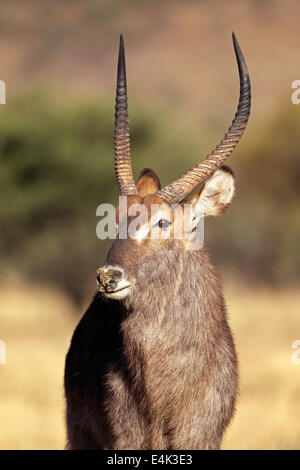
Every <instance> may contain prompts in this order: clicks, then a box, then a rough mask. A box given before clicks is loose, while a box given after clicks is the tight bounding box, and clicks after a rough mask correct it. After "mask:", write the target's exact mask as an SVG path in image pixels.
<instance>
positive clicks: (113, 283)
mask: <svg viewBox="0 0 300 470" xmlns="http://www.w3.org/2000/svg"><path fill="white" fill-rule="evenodd" d="M108 285H109V287H110V288H111V289H115V288H116V287H117V282H116V281H115V280H114V279H111V280H110V281H109V283H108Z"/></svg>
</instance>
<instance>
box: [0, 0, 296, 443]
mask: <svg viewBox="0 0 300 470" xmlns="http://www.w3.org/2000/svg"><path fill="white" fill-rule="evenodd" d="M299 13H300V5H299V3H298V2H297V1H296V0H290V2H289V6H288V8H287V7H286V3H285V2H283V1H278V0H273V1H271V0H260V1H259V0H252V1H248V2H238V1H237V0H236V1H235V0H228V1H227V2H222V1H218V0H215V1H205V0H202V1H193V0H187V1H185V2H180V1H175V0H166V1H165V2H158V1H154V0H152V1H147V2H146V1H144V0H140V1H136V0H132V1H121V0H106V1H104V0H97V1H96V0H86V1H85V2H82V1H79V0H73V1H67V0H60V1H58V0H52V1H50V0H47V1H43V2H41V1H38V0H27V1H26V2H23V1H18V0H10V1H6V0H2V2H1V11H0V51H1V53H0V79H1V80H4V81H5V82H6V86H7V104H6V105H0V161H1V170H0V191H1V197H0V259H1V263H0V281H1V285H2V286H4V287H3V290H2V291H1V292H2V294H1V295H2V297H1V295H0V306H1V305H2V311H0V339H3V340H4V339H5V335H6V336H12V338H14V333H13V332H14V328H17V329H18V327H16V326H15V323H12V322H11V320H10V321H9V324H8V326H7V330H5V325H6V323H5V321H4V319H5V318H6V317H5V315H6V314H5V312H7V305H8V303H9V302H8V301H7V297H6V294H4V293H5V292H8V287H7V286H8V285H9V286H10V287H9V289H11V288H12V287H11V286H14V287H13V288H12V289H13V291H12V297H13V298H18V299H19V300H18V302H19V303H17V305H18V307H16V308H21V311H22V307H20V305H22V301H24V302H25V300H24V298H25V297H24V296H26V292H30V296H32V295H33V294H32V289H36V287H34V288H32V287H30V288H29V287H27V286H29V285H30V286H42V287H41V289H50V290H51V292H52V293H53V292H56V293H57V297H59V296H61V295H64V296H65V298H66V299H68V302H70V303H71V305H72V307H70V308H71V310H72V309H73V311H74V312H75V313H76V315H75V316H74V318H75V320H76V321H77V320H78V318H79V315H80V314H81V313H82V312H83V309H84V308H85V307H86V306H87V304H88V301H89V298H90V297H91V295H92V294H93V292H94V290H95V270H96V269H97V267H98V266H99V265H100V264H101V263H102V262H103V259H104V256H105V253H106V250H107V248H108V245H109V243H107V242H102V241H100V240H98V239H97V238H96V224H97V222H98V220H97V217H96V208H97V206H98V205H99V204H101V203H103V202H111V203H117V200H118V192H117V186H116V183H115V180H114V168H113V115H114V94H115V78H116V77H115V74H116V60H117V50H118V39H119V33H120V32H122V33H123V34H124V38H125V45H126V52H127V74H128V91H129V111H130V121H131V141H132V145H131V147H132V159H133V165H134V172H135V175H136V176H137V175H138V173H139V171H140V170H141V169H142V168H143V167H145V166H146V167H149V166H150V167H153V169H154V170H155V171H156V172H157V173H158V174H159V175H160V177H161V180H162V183H163V184H167V183H169V182H170V181H171V180H173V179H174V178H176V177H178V176H180V175H181V174H182V173H183V172H185V171H187V170H188V169H189V168H191V167H192V166H193V165H195V163H196V162H197V161H199V160H201V159H203V158H204V157H205V156H206V154H207V153H208V152H209V151H210V150H211V149H212V148H213V147H214V146H215V145H216V144H217V143H218V142H219V140H220V138H221V137H223V135H224V132H225V131H226V130H227V128H228V126H229V124H230V123H231V120H232V118H233V115H234V112H235V110H236V105H237V100H238V93H239V84H238V72H237V67H236V63H235V57H234V52H233V47H232V43H231V31H232V30H234V31H235V33H236V35H237V37H238V40H239V42H240V45H241V47H242V50H243V52H244V55H245V58H246V60H247V63H248V68H249V72H250V77H251V80H252V95H253V104H252V112H251V116H250V121H249V125H248V128H247V130H246V132H245V135H244V136H243V138H242V140H241V142H240V144H239V145H238V148H237V149H236V151H234V153H233V155H232V156H231V157H230V159H229V161H228V164H229V165H230V166H231V167H232V169H233V170H234V173H235V175H236V185H237V191H236V196H235V198H234V201H233V203H232V205H231V207H230V208H229V210H228V212H226V215H225V216H224V217H223V218H222V219H219V218H217V219H213V220H207V222H206V226H205V241H206V244H207V245H208V246H209V248H210V250H211V252H212V254H213V257H214V259H215V261H216V264H217V266H218V267H219V268H220V270H221V271H222V273H223V274H224V277H225V278H227V279H230V282H232V284H233V285H234V286H239V285H240V284H243V285H244V287H243V288H246V289H248V290H247V294H245V298H247V299H248V300H247V302H248V303H247V308H246V310H247V311H249V310H250V311H251V309H250V308H249V302H250V299H251V297H255V295H256V293H257V292H258V290H259V289H267V290H268V292H269V298H270V299H271V298H272V296H273V294H272V293H274V292H278V290H282V291H284V292H286V291H285V290H284V289H294V290H292V291H288V292H289V293H288V294H286V297H285V298H288V299H291V298H293V297H291V296H292V295H293V294H291V293H290V292H295V299H296V298H297V299H298V297H297V295H298V294H297V295H296V292H298V290H297V289H298V280H299V274H300V262H299V261H300V259H299V254H298V253H299V251H298V244H299V239H300V215H299V204H300V185H299V182H300V155H299V143H298V142H299V133H300V105H299V106H297V105H293V104H292V102H291V94H292V91H293V90H292V89H291V84H292V82H293V81H294V80H296V79H299V78H300V77H299V63H300V47H299V27H298V18H299ZM225 285H226V284H225ZM24 286H25V287H24ZM19 287H20V288H19ZM238 290H239V289H238V288H237V287H236V291H235V289H233V291H234V292H235V294H236V295H237V296H238ZM20 292H21V294H20ZM34 292H36V291H35V290H34ZM43 292H44V291H43ZM58 292H59V294H58ZM230 292H231V291H230ZM249 292H251V294H249ZM235 294H234V295H235ZM51 295H52V294H51ZM53 295H54V297H55V294H53ZM3 296H4V297H3ZM18 296H19V297H18ZM38 298H39V297H38ZM51 298H52V297H51ZM59 298H60V297H59ZM1 299H2V300H3V299H5V302H4V300H3V301H2V303H1ZM45 299H47V295H46V296H45ZM31 302H32V297H30V302H29V305H31ZM45 302H46V303H47V300H41V302H40V304H39V305H41V307H40V308H41V310H43V308H44V304H45ZM232 302H233V304H234V300H233V301H232ZM25 303H26V302H25ZM279 303H280V301H279ZM59 305H60V304H59ZM268 305H269V304H268ZM272 305H273V304H272ZM244 307H245V305H244V306H241V310H242V311H244ZM24 308H25V307H24ZM254 308H255V313H256V314H258V310H257V305H255V307H254ZM272 308H273V307H272ZM272 308H271V307H270V315H269V318H272V313H273V310H272ZM11 309H12V310H13V309H14V307H11ZM37 309H38V308H37ZM27 310H28V311H27ZM27 310H26V309H25V311H26V312H27V314H28V318H29V316H30V314H31V313H30V312H31V307H30V306H29V307H28V309H27ZM55 310H56V308H55V307H53V311H55ZM62 310H63V309H62ZM21 311H20V314H21ZM9 312H10V310H9ZM253 313H254V312H253ZM1 314H2V323H1ZM56 314H57V315H60V314H62V312H59V309H58V310H57V312H56ZM286 314H287V316H286V317H284V318H282V319H281V320H280V321H282V322H283V324H284V322H285V321H286V322H287V323H288V319H289V317H288V312H287V311H286ZM9 315H10V313H7V316H9ZM249 315H250V316H249V318H250V317H251V313H250V314H249ZM291 315H292V314H291ZM293 315H295V313H293ZM10 318H11V317H10ZM35 318H36V320H37V321H39V320H38V319H39V317H38V315H37V316H36V317H35ZM54 318H55V317H54ZM253 318H256V317H255V316H253ZM293 318H294V317H293ZM75 320H74V321H75ZM22 321H25V320H24V319H23V320H22ZM53 321H54V322H55V319H54V320H53ZM249 321H250V320H249ZM17 323H18V321H17ZM18 324H19V327H20V324H22V322H21V323H18ZM70 325H71V326H69V329H68V330H66V331H67V332H66V333H65V335H64V341H65V343H64V344H65V347H67V343H68V341H69V337H70V335H71V332H72V329H73V327H74V324H73V320H71V323H70ZM293 325H294V326H293V328H294V329H295V324H294V323H293ZM48 327H49V328H50V329H51V327H50V325H48V326H47V329H48ZM268 327H269V325H268V324H267V323H266V324H263V325H262V328H263V329H264V328H266V329H267V328H268ZM237 328H238V326H237ZM246 330H247V327H246V326H245V331H246ZM251 331H255V328H254V329H253V330H251ZM238 333H239V330H238V331H237V337H238ZM254 334H255V332H254ZM299 334H300V328H299ZM295 335H296V336H297V333H296V331H295ZM286 337H287V338H290V341H293V339H295V338H294V337H293V336H291V337H290V336H289V335H288V334H287V335H286ZM12 341H13V340H12ZM33 341H36V344H37V345H38V344H39V340H38V339H37V337H35V339H34V340H33ZM43 341H44V342H45V341H46V343H47V340H43ZM288 341H289V340H288ZM270 342H272V339H271V338H270ZM37 347H38V346H37ZM242 347H243V346H242ZM284 347H285V348H287V349H286V350H287V351H288V352H289V349H288V348H289V343H288V342H287V343H285V346H284ZM8 350H9V346H8ZM62 351H64V349H63V348H62ZM49 354H50V353H49ZM49 357H50V356H49ZM60 357H61V360H63V353H62V354H61V356H60ZM260 359H261V358H260ZM258 360H259V359H258ZM287 361H288V360H287ZM49 363H51V359H49ZM36 366H37V369H39V367H41V364H37V365H36ZM8 368H9V366H8V365H7V369H8ZM2 371H3V368H2ZM0 372H1V371H0ZM59 374H60V375H59ZM58 375H59V377H60V378H61V377H62V371H60V372H59V373H58V372H56V371H55V372H53V376H55V377H57V376H58ZM298 376H299V371H298ZM253 377H254V378H253V383H255V382H256V380H257V377H256V376H255V375H253ZM277 378H278V382H280V376H278V377H277ZM24 380H25V379H24ZM37 380H39V379H37ZM297 380H298V379H297ZM12 383H13V382H12ZM55 384H56V385H53V387H54V386H55V387H57V383H56V382H55ZM297 384H298V382H297ZM295 387H296V388H295V390H297V391H299V385H297V386H295ZM297 387H298V388H297ZM12 388H14V387H13V386H12ZM12 388H10V387H8V388H7V396H10V397H11V396H12V395H13V392H12ZM50 388H51V385H50ZM20 390H22V384H21V385H20ZM24 393H25V392H24ZM262 393H263V392H262ZM20 394H21V395H22V391H21V392H20ZM41 394H42V395H43V393H42V392H41ZM10 399H11V398H10ZM25 401H26V400H25ZM47 403H48V402H47V400H46V404H47ZM27 406H29V405H27ZM12 408H13V406H12ZM20 413H21V416H22V412H20ZM32 413H33V416H36V413H43V412H42V411H41V410H39V411H37V410H36V409H35V408H33V411H32ZM4 416H7V419H8V420H9V416H10V415H9V414H7V415H6V414H5V413H4ZM0 418H1V410H0ZM19 419H20V420H21V421H22V418H20V416H19ZM30 419H31V421H30ZM32 419H33V418H29V423H32ZM22 422H23V421H22ZM36 426H37V432H36V434H37V435H39V436H40V431H39V427H38V424H36ZM270 428H272V426H270ZM2 429H3V428H2ZM54 429H55V427H54ZM1 432H2V434H3V439H2V441H1V439H0V444H1V442H2V446H3V447H6V446H7V447H10V448H14V446H17V447H19V448H23V447H26V446H27V448H28V447H29V448H30V447H32V446H35V444H34V443H35V442H36V447H40V448H45V446H46V447H47V446H50V447H51V446H53V447H55V446H56V447H57V446H58V447H59V446H60V445H61V444H60V442H61V440H59V439H60V438H59V439H58V440H55V438H53V436H52V437H51V438H49V441H47V439H45V441H42V442H40V441H39V440H38V439H36V437H35V436H33V437H32V440H30V439H29V442H26V443H24V442H23V441H22V438H21V437H20V436H19V437H14V430H12V431H10V433H11V434H9V436H10V437H9V440H7V441H6V440H5V432H4V433H3V431H1ZM59 432H61V431H59ZM238 434H239V432H237V435H238ZM295 436H296V437H295ZM295 436H294V437H293V439H294V441H292V442H293V444H292V445H293V446H294V447H295V446H297V444H296V443H297V442H299V439H300V431H299V428H298V429H297V431H296V434H295ZM277 437H278V436H277ZM35 439H36V441H35ZM51 439H52V440H51ZM276 439H277V438H276ZM276 439H275V441H276ZM234 442H235V441H234V440H233V443H231V441H230V445H231V447H232V446H234ZM268 442H269V441H268ZM271 442H272V440H271V441H270V443H269V444H268V445H269V447H272V445H273V444H272V443H271ZM276 442H278V445H277V444H274V445H273V447H274V446H275V447H276V446H277V448H278V447H280V445H286V446H288V445H289V442H290V441H289V440H288V439H287V438H286V439H285V440H284V439H283V441H282V442H280V438H279V440H278V441H276ZM47 443H48V444H47ZM284 443H286V444H284ZM241 445H244V446H247V445H248V444H247V440H245V441H243V444H241ZM251 445H252V446H255V440H254V444H253V443H252V444H249V446H251ZM257 445H259V443H258V444H257ZM266 445H267V444H266Z"/></svg>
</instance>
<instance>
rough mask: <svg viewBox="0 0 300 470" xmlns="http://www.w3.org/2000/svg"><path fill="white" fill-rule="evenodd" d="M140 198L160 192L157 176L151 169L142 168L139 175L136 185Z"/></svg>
mask: <svg viewBox="0 0 300 470" xmlns="http://www.w3.org/2000/svg"><path fill="white" fill-rule="evenodd" d="M136 188H137V190H138V193H139V195H140V196H141V197H145V196H149V194H154V193H156V192H157V191H160V180H159V177H158V176H157V174H156V173H155V172H154V171H153V170H151V168H144V169H143V170H142V171H141V172H140V175H139V179H138V182H137V185H136Z"/></svg>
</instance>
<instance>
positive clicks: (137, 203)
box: [116, 195, 171, 223]
mask: <svg viewBox="0 0 300 470" xmlns="http://www.w3.org/2000/svg"><path fill="white" fill-rule="evenodd" d="M139 208H140V210H141V211H142V212H143V214H147V218H148V220H150V219H151V218H153V217H156V216H158V215H160V216H167V215H169V214H170V212H171V211H170V209H171V208H170V206H169V205H168V204H167V203H166V202H165V201H163V200H162V199H161V198H160V197H158V196H155V195H150V196H146V197H144V198H143V197H141V196H136V195H132V196H127V198H125V199H124V200H122V202H121V203H120V205H119V206H118V208H117V211H116V216H117V222H118V223H120V222H121V221H122V219H124V218H125V217H126V218H128V217H132V216H134V215H138V211H139Z"/></svg>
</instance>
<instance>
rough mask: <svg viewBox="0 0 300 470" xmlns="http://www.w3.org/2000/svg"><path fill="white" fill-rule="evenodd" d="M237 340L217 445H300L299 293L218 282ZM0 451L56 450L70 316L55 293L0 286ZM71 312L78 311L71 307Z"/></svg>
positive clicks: (23, 286) (61, 445)
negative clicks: (1, 345) (230, 415)
mask: <svg viewBox="0 0 300 470" xmlns="http://www.w3.org/2000/svg"><path fill="white" fill-rule="evenodd" d="M225 291H226V298H227V304H228V308H229V313H230V322H231V325H232V328H233V331H234V336H235V340H236V344H237V349H238V354H239V360H240V375H241V391H240V397H239V400H238V403H237V412H236V415H235V418H234V420H233V422H232V424H231V426H230V427H229V429H228V431H227V434H226V436H225V439H224V442H223V448H224V449H299V448H300V421H299V415H300V401H299V395H300V365H299V366H296V365H293V364H292V363H291V353H292V349H291V343H292V341H293V340H295V339H299V337H300V329H299V304H300V290H296V289H290V290H287V289H285V290H282V291H280V290H271V289H270V288H261V289H258V290H257V289H256V290H255V291H254V290H252V289H249V288H246V287H243V286H238V285H237V284H236V283H234V282H229V283H228V284H226V286H225ZM0 312H1V317H0V318H1V323H0V332H1V334H0V336H1V338H0V339H2V340H4V341H5V342H6V346H7V364H6V365H1V366H0V383H1V390H0V423H1V427H0V449H63V448H64V445H65V430H64V397H63V368H64V357H65V353H66V351H67V348H68V344H69V340H70V337H71V334H72V331H73V329H74V326H75V324H76V322H77V320H78V316H77V317H76V315H74V313H76V312H75V309H74V306H73V305H72V303H71V302H70V301H69V299H68V298H67V297H66V296H65V295H64V294H62V293H60V292H58V291H56V290H51V289H49V288H45V287H41V286H35V285H29V284H28V285H26V284H22V283H21V284H20V285H15V284H14V285H2V286H1V288H0ZM77 313H78V314H79V312H77Z"/></svg>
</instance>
